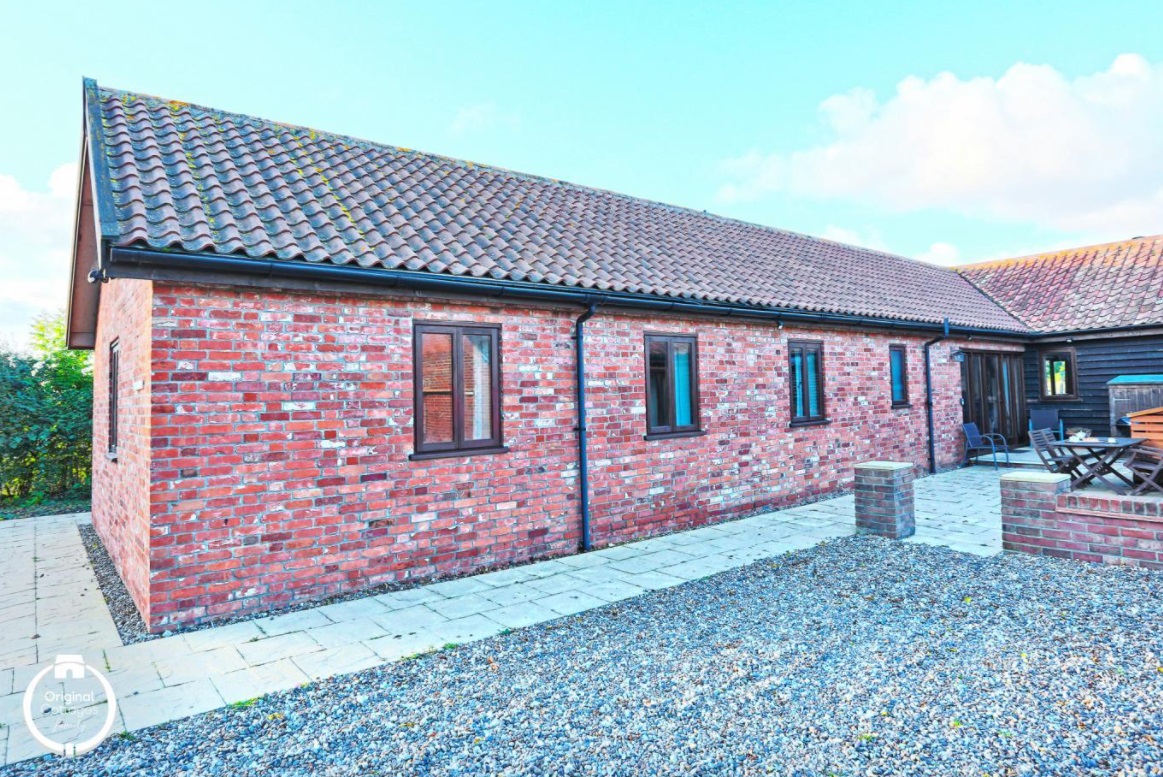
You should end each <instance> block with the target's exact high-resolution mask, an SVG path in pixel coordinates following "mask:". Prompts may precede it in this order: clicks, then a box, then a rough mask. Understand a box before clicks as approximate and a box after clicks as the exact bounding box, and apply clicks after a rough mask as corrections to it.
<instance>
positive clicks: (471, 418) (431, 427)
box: [414, 324, 501, 454]
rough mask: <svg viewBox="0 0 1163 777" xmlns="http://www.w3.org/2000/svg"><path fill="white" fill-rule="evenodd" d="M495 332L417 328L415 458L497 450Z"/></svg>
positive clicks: (456, 327)
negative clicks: (417, 456) (416, 456)
mask: <svg viewBox="0 0 1163 777" xmlns="http://www.w3.org/2000/svg"><path fill="white" fill-rule="evenodd" d="M500 335H501V332H500V328H499V327H496V326H488V325H480V324H473V325H457V324H416V330H415V345H414V355H415V365H414V367H415V383H416V453H417V454H439V453H457V452H464V453H474V452H484V451H488V452H495V451H496V450H497V449H500V448H501V365H500Z"/></svg>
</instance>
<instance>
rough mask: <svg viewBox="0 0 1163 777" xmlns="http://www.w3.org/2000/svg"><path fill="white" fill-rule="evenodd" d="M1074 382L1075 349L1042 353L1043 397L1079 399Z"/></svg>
mask: <svg viewBox="0 0 1163 777" xmlns="http://www.w3.org/2000/svg"><path fill="white" fill-rule="evenodd" d="M1074 383H1075V375H1074V351H1073V350H1070V349H1064V350H1060V351H1045V352H1043V353H1042V399H1077V398H1078V391H1077V389H1076V388H1075V385H1074Z"/></svg>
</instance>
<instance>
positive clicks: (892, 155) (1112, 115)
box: [718, 54, 1163, 237]
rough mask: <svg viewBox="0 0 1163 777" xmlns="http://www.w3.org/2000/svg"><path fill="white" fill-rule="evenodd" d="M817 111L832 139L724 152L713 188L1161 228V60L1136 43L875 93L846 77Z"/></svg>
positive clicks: (1043, 222) (1084, 227)
mask: <svg viewBox="0 0 1163 777" xmlns="http://www.w3.org/2000/svg"><path fill="white" fill-rule="evenodd" d="M820 112H821V115H822V117H823V119H824V121H825V123H826V125H827V127H828V131H829V134H830V135H831V139H830V141H828V142H826V143H824V144H822V145H819V146H816V147H813V148H807V149H803V150H800V151H795V152H792V153H786V154H785V153H771V154H764V153H760V152H758V151H751V152H749V153H747V154H744V155H742V156H739V157H737V158H734V159H729V160H726V161H725V162H724V163H723V171H724V174H725V175H726V177H727V178H728V180H729V183H727V184H726V185H724V186H723V187H722V188H721V189H720V191H719V193H718V196H719V198H720V199H722V200H728V201H731V200H749V199H756V198H760V197H762V196H764V195H765V194H767V193H769V192H786V193H790V194H793V195H800V196H809V197H816V198H820V199H833V198H834V199H844V200H850V201H856V202H861V203H866V204H871V205H874V206H879V207H882V208H885V209H888V210H893V211H898V212H905V211H919V210H925V209H940V210H947V211H953V212H957V213H960V214H964V215H968V216H972V217H984V218H988V219H994V220H1001V221H1010V222H1022V223H1033V224H1037V225H1039V226H1043V227H1049V228H1053V229H1059V230H1064V231H1069V232H1084V233H1088V234H1091V235H1102V236H1111V237H1120V236H1129V235H1134V234H1150V233H1155V232H1160V231H1163V66H1161V65H1156V64H1152V63H1150V62H1148V61H1147V60H1146V59H1144V58H1143V57H1141V56H1139V55H1136V54H1123V55H1121V56H1119V57H1118V58H1116V59H1115V61H1114V62H1113V64H1112V65H1111V66H1110V67H1109V68H1108V69H1106V70H1104V71H1101V72H1098V73H1094V74H1092V75H1086V76H1081V77H1078V78H1074V79H1068V78H1067V77H1065V76H1064V75H1062V74H1061V73H1059V72H1058V71H1057V70H1055V69H1054V68H1052V67H1048V66H1044V65H1029V64H1025V63H1018V64H1015V65H1014V66H1013V67H1011V68H1010V69H1009V70H1008V71H1007V72H1006V73H1005V74H1004V75H1003V76H1001V77H1000V78H997V79H994V78H971V79H967V80H963V79H960V78H958V77H957V76H955V75H953V74H951V73H941V74H939V75H937V76H935V77H934V78H932V79H930V80H924V79H921V78H918V77H915V76H910V77H908V78H905V79H904V80H903V81H901V82H900V83H899V84H898V85H897V89H896V92H895V94H893V95H892V96H891V97H890V98H889V99H887V100H885V101H883V102H881V101H878V100H877V99H876V97H875V96H874V95H873V94H872V93H871V92H870V91H868V90H866V89H854V90H852V91H851V92H848V93H847V94H842V95H835V96H833V97H829V98H828V99H827V100H825V101H824V102H823V103H821V105H820Z"/></svg>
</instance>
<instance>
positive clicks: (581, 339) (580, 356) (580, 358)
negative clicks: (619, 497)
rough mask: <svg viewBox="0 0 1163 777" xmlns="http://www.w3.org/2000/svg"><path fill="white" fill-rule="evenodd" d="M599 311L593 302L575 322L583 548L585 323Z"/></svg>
mask: <svg viewBox="0 0 1163 777" xmlns="http://www.w3.org/2000/svg"><path fill="white" fill-rule="evenodd" d="M597 312H598V305H597V303H596V302H591V303H590V306H589V308H587V309H586V312H585V313H582V314H581V315H580V316H578V319H577V321H575V322H574V330H573V331H574V335H573V336H574V338H576V339H577V360H576V364H577V469H578V490H579V491H580V492H581V535H582V542H581V547H582V550H583V551H584V550H590V548H591V547H592V544H591V542H590V459H589V450H588V447H589V446H588V435H587V433H586V347H585V323H586V322H587V321H589V320H590V319H591V318H593V317H594V314H595V313H597Z"/></svg>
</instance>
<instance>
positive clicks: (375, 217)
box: [69, 82, 1030, 630]
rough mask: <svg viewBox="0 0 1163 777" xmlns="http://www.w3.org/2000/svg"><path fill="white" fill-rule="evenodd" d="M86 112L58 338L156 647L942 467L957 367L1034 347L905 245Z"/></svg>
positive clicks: (108, 533) (301, 136) (190, 117)
mask: <svg viewBox="0 0 1163 777" xmlns="http://www.w3.org/2000/svg"><path fill="white" fill-rule="evenodd" d="M84 97H85V113H84V116H85V133H84V137H85V144H84V149H83V153H82V165H81V170H82V172H81V175H82V181H81V187H80V191H81V196H80V198H79V204H78V217H77V228H76V229H77V231H76V250H75V255H74V270H73V283H72V288H71V295H72V296H71V300H70V320H69V333H70V334H69V337H70V345H71V346H72V347H78V348H92V349H93V350H94V351H95V355H96V359H95V370H96V374H95V383H96V386H97V391H96V394H97V397H96V407H95V414H94V419H95V423H94V434H95V446H94V451H95V461H94V472H93V521H94V525H95V527H96V529H97V531H98V533H99V534H100V536H101V538H102V540H103V541H104V543H105V545H106V547H107V548H108V549H109V552H110V554H111V556H112V557H113V559H114V561H115V563H116V565H117V568H118V570H119V571H120V573H121V575H122V577H123V578H124V580H125V582H126V585H127V587H128V589H129V591H130V593H131V594H132V596H133V598H134V600H135V602H136V603H137V606H138V607H139V609H140V610H141V613H142V615H143V617H144V618H145V620H146V622H147V623H148V624H149V626H150V627H151V628H153V629H158V630H160V629H164V628H167V627H170V626H173V625H177V624H185V623H195V622H202V621H206V620H212V619H214V618H217V617H222V616H225V615H231V614H239V613H250V612H261V611H263V610H265V609H269V608H271V607H274V606H278V605H280V604H283V603H286V602H288V601H290V600H292V599H303V598H312V597H322V596H326V595H329V594H333V593H336V592H340V591H348V590H357V589H360V588H365V587H368V586H371V585H375V584H377V583H382V582H386V581H394V580H401V579H424V578H430V577H434V576H442V575H450V574H456V573H463V572H467V571H471V570H474V569H480V568H485V567H493V566H499V565H505V564H512V563H517V562H522V561H527V560H529V559H533V558H539V557H546V556H553V555H560V554H567V553H573V552H577V551H578V550H579V549H581V548H584V547H590V546H601V545H605V544H609V543H615V542H622V541H625V540H629V539H632V538H637V537H643V536H648V535H652V534H657V533H662V532H668V531H673V530H676V529H681V528H685V527H691V526H696V525H700V524H705V523H708V522H713V521H718V520H724V519H728V518H731V517H736V516H739V515H743V514H746V513H749V512H754V511H757V510H763V509H768V508H773V507H779V506H786V505H791V504H795V503H797V502H802V501H804V500H806V499H809V498H812V497H815V496H817V495H821V494H827V493H832V492H836V491H838V490H843V489H846V488H849V487H850V486H851V482H852V472H853V466H854V464H856V463H857V462H860V461H863V460H870V459H891V460H895V461H908V462H913V463H914V464H915V465H916V467H917V468H918V469H919V470H930V469H939V468H947V467H951V466H955V465H956V464H957V463H959V462H960V461H961V459H962V456H963V450H962V444H961V428H960V424H961V422H962V408H961V405H962V399H963V384H962V363H961V359H962V358H963V356H962V354H963V353H981V354H991V355H993V356H994V357H996V358H998V359H1002V360H1006V359H1010V358H1014V359H1018V360H1019V361H1020V359H1021V355H1022V353H1023V351H1024V349H1025V345H1024V343H1025V341H1026V339H1027V337H1028V335H1029V333H1030V330H1029V328H1028V327H1027V326H1026V325H1025V324H1023V323H1022V322H1021V321H1019V320H1018V319H1017V318H1014V317H1013V316H1012V315H1011V314H1010V313H1008V312H1007V311H1006V310H1004V309H1003V308H1002V307H1000V306H999V305H997V304H995V303H994V302H993V301H991V300H990V299H989V298H987V297H986V296H984V295H983V294H981V293H980V292H979V291H978V290H977V289H976V288H974V286H973V285H972V284H971V283H970V282H969V281H967V280H966V279H965V278H964V277H962V276H961V275H959V274H958V273H956V272H953V271H950V270H945V269H942V268H937V267H931V266H927V265H923V264H919V263H916V262H913V261H910V260H908V259H904V258H901V257H897V256H892V255H888V254H884V253H880V252H875V251H870V250H866V249H861V248H855V247H851V246H846V245H842V244H839V243H834V242H830V241H826V240H820V239H817V238H812V237H808V236H804V235H799V234H794V233H790V232H785V231H781V230H776V229H770V228H767V227H762V226H756V225H752V224H745V223H741V222H738V221H734V220H730V219H725V218H720V217H716V216H711V215H707V214H705V213H701V212H694V211H690V210H686V209H682V208H676V207H672V206H667V205H662V204H658V203H653V202H646V201H643V200H638V199H634V198H630V197H626V196H622V195H617V194H613V193H610V192H605V191H599V190H594V189H588V188H584V187H580V186H575V185H572V184H568V183H563V182H559V181H553V180H548V179H543V178H538V177H534V176H527V175H522V174H517V173H512V172H509V171H505V170H499V169H495V168H489V167H483V166H480V165H474V164H471V163H467V162H460V161H456V160H451V159H445V158H441V157H437V156H433V155H429V154H423V153H419V152H415V151H408V150H403V149H399V148H395V147H391V146H385V145H379V144H374V143H368V142H366V141H359V140H354V139H351V138H346V137H342V136H337V135H330V134H326V133H321V132H316V131H314V130H308V129H303V128H299V127H291V126H286V125H281V124H276V123H273V122H269V121H264V120H260V119H255V118H251V117H246V116H240V115H234V114H228V113H223V112H220V111H214V110H210V109H206V108H200V107H197V106H192V105H187V104H184V103H175V102H170V101H164V100H160V99H157V98H152V97H143V96H139V95H135V94H131V93H127V92H123V91H118V90H111V89H104V88H99V87H97V85H96V84H94V83H93V82H86V85H85V91H84ZM1006 363H1008V362H1006ZM579 411H584V412H579Z"/></svg>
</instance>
